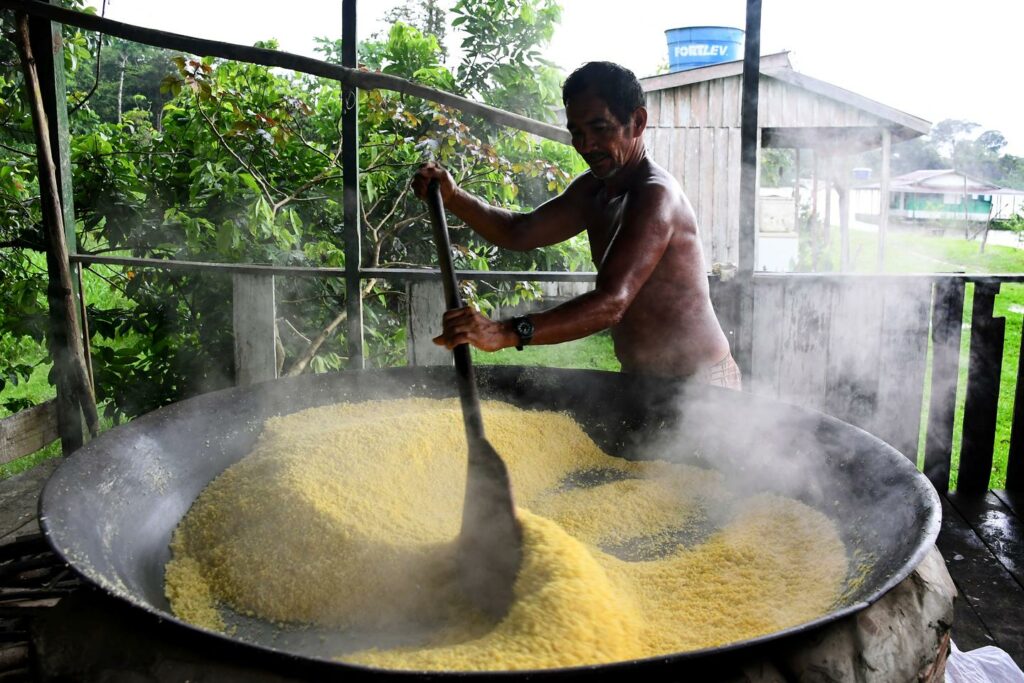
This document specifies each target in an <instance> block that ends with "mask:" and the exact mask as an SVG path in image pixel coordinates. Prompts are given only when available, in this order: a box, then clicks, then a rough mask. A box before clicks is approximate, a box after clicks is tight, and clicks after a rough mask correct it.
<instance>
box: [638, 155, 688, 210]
mask: <svg viewBox="0 0 1024 683" xmlns="http://www.w3.org/2000/svg"><path fill="white" fill-rule="evenodd" d="M631 189H632V190H633V194H634V195H635V196H638V197H643V198H644V199H645V200H658V201H662V202H670V203H677V202H678V203H682V202H683V190H682V188H681V187H680V186H679V182H678V181H677V180H676V179H675V177H674V176H673V175H672V174H671V173H669V172H668V171H666V170H665V169H664V168H663V167H661V166H659V165H658V164H656V163H655V162H653V161H650V160H648V161H647V163H646V164H645V165H644V167H643V172H642V173H639V174H637V177H636V179H635V181H634V183H633V187H632V188H631Z"/></svg>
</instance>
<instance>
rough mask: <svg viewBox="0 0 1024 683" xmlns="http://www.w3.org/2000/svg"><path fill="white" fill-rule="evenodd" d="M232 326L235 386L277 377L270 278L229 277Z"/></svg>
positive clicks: (271, 283)
mask: <svg viewBox="0 0 1024 683" xmlns="http://www.w3.org/2000/svg"><path fill="white" fill-rule="evenodd" d="M232 286H233V287H232V288H233V290H234V299H233V307H232V317H233V319H234V324H235V384H236V385H237V386H247V385H249V384H255V383H256V382H265V381H267V380H271V379H275V378H276V377H277V348H276V344H275V337H274V334H275V324H276V323H275V317H276V311H277V307H276V303H275V297H274V276H273V275H248V274H244V273H236V274H235V275H233V276H232Z"/></svg>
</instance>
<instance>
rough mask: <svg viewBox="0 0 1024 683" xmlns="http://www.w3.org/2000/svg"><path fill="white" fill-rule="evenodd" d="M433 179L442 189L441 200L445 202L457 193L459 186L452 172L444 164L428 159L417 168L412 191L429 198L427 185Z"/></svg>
mask: <svg viewBox="0 0 1024 683" xmlns="http://www.w3.org/2000/svg"><path fill="white" fill-rule="evenodd" d="M431 180H436V181H437V183H438V186H439V187H440V189H441V201H442V202H444V203H445V204H447V203H448V201H449V200H450V199H451V198H452V195H454V194H455V190H456V189H457V186H456V184H455V180H454V179H453V178H452V175H451V173H449V172H448V171H447V170H445V168H444V166H442V165H441V164H438V163H436V162H433V161H428V162H427V163H425V164H423V165H422V166H420V167H419V168H418V169H417V170H416V174H415V175H414V176H413V177H412V191H413V192H414V193H415V194H416V196H417V197H419V198H420V199H423V200H425V199H426V198H427V186H428V185H429V184H430V181H431Z"/></svg>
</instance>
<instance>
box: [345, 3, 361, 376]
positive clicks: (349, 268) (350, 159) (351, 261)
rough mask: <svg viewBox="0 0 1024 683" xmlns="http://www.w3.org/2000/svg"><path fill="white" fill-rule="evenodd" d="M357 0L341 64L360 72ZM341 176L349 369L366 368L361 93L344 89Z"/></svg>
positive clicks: (348, 7) (350, 9)
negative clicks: (360, 222)
mask: <svg viewBox="0 0 1024 683" xmlns="http://www.w3.org/2000/svg"><path fill="white" fill-rule="evenodd" d="M357 40H358V39H357V37H356V0H343V2H342V5H341V62H342V64H343V65H344V66H347V67H349V68H352V69H354V68H356V67H357V63H356V44H357ZM341 100H342V107H341V174H342V182H343V184H344V186H345V199H344V202H345V206H344V217H345V218H344V219H345V310H346V311H347V312H348V321H347V328H348V330H347V331H348V367H349V368H351V369H356V370H360V369H362V367H363V298H362V295H361V292H362V287H360V278H359V271H360V270H361V269H362V267H363V247H362V229H361V228H360V227H359V90H358V89H357V88H355V87H353V86H350V85H346V86H344V87H343V88H342V89H341Z"/></svg>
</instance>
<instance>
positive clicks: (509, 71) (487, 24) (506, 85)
mask: <svg viewBox="0 0 1024 683" xmlns="http://www.w3.org/2000/svg"><path fill="white" fill-rule="evenodd" d="M452 13H453V14H454V15H455V17H456V18H455V19H454V20H453V21H452V26H453V27H457V28H459V29H461V30H462V31H463V32H464V33H465V34H466V37H465V38H464V39H463V41H462V49H463V51H464V56H463V58H462V62H461V63H460V64H459V66H458V68H457V70H456V74H457V77H458V80H459V83H460V86H461V88H462V90H463V92H465V93H466V94H468V95H470V96H477V97H481V98H482V99H483V100H484V102H486V103H487V104H490V105H493V106H495V107H499V108H501V109H508V110H511V111H516V112H519V113H522V114H524V115H526V116H532V117H534V118H539V119H541V120H546V121H551V120H554V108H555V107H557V105H558V104H559V103H560V102H559V94H560V89H559V84H560V81H561V79H560V74H559V72H558V70H557V69H556V68H555V67H554V66H553V65H552V64H551V63H550V62H548V61H547V60H545V59H542V58H541V56H540V55H541V53H540V47H541V46H543V45H545V44H547V43H548V42H549V41H550V40H551V37H552V36H553V35H554V32H555V27H556V26H557V25H558V22H559V21H560V20H561V17H562V8H561V7H560V6H559V5H558V3H557V2H555V0H458V2H456V3H455V6H454V8H453V9H452Z"/></svg>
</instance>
